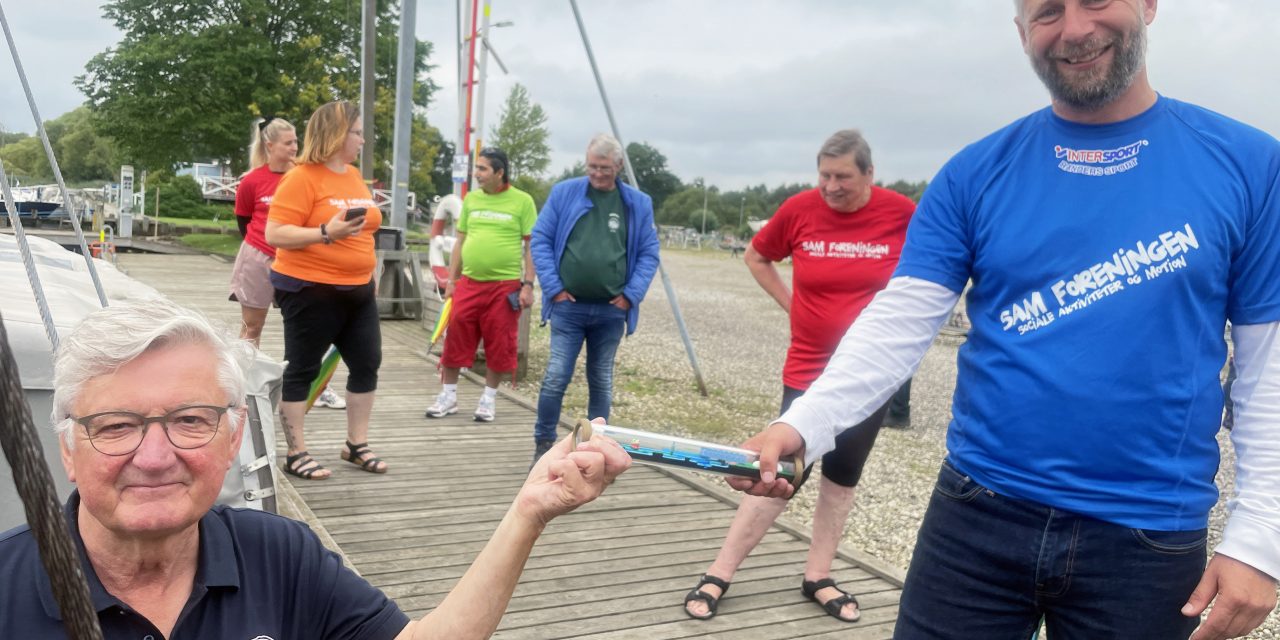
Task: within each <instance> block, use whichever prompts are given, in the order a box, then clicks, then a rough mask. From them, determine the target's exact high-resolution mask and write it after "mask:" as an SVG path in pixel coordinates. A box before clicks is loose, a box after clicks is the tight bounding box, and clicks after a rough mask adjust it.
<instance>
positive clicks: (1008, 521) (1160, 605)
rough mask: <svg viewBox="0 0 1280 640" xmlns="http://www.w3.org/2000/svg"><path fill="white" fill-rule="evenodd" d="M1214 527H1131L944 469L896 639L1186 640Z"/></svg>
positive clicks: (928, 513)
mask: <svg viewBox="0 0 1280 640" xmlns="http://www.w3.org/2000/svg"><path fill="white" fill-rule="evenodd" d="M1207 535H1208V531H1207V530H1206V529H1200V530H1197V531H1152V530H1145V529H1130V528H1128V527H1125V526H1121V525H1117V524H1111V523H1107V522H1102V521H1100V520H1095V519H1093V518H1088V517H1085V516H1081V515H1077V514H1074V513H1067V512H1064V511H1060V510H1057V509H1053V508H1051V507H1047V506H1045V505H1042V504H1038V503H1035V502H1029V501H1026V500H1017V499H1014V498H1009V497H1006V496H1002V495H999V494H996V493H994V492H992V491H990V490H988V489H987V488H985V487H983V486H981V485H979V484H978V483H976V482H974V481H973V480H972V479H970V478H969V477H968V476H965V475H964V474H963V473H961V472H959V471H957V470H956V469H955V468H954V467H952V466H951V465H950V464H949V463H947V462H944V463H943V464H942V471H941V472H940V473H939V474H938V484H937V485H936V486H935V487H934V491H933V497H932V498H931V499H930V500H929V508H928V510H927V511H926V512H925V516H924V523H923V524H921V526H920V535H919V537H918V538H917V540H916V549H915V554H914V556H913V557H912V558H911V568H910V569H909V570H908V572H907V583H906V587H905V588H904V589H903V592H902V601H901V603H900V607H899V610H898V625H897V628H896V629H895V631H894V635H893V637H894V638H897V639H902V640H916V639H919V638H956V639H957V640H959V639H964V640H971V639H973V638H983V639H989V640H1004V639H1008V640H1026V639H1027V638H1030V637H1031V634H1032V633H1034V632H1035V630H1036V629H1037V628H1038V627H1039V624H1040V620H1041V618H1043V619H1044V621H1045V625H1046V630H1047V633H1048V637H1049V638H1050V640H1102V639H1107V638H1115V639H1117V640H1119V639H1124V640H1145V639H1150V640H1176V639H1185V638H1186V637H1187V636H1189V635H1191V632H1192V631H1193V630H1194V629H1195V628H1196V625H1197V624H1198V623H1199V619H1197V618H1187V617H1184V616H1183V615H1182V614H1181V613H1180V611H1179V610H1180V609H1181V608H1182V605H1183V604H1185V603H1186V601H1187V598H1188V597H1190V596H1191V592H1192V590H1194V589H1195V586H1196V583H1197V582H1199V580H1200V576H1201V574H1202V573H1203V572H1204V567H1205V541H1206V537H1207Z"/></svg>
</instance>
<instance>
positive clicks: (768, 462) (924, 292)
mask: <svg viewBox="0 0 1280 640" xmlns="http://www.w3.org/2000/svg"><path fill="white" fill-rule="evenodd" d="M959 299H960V294H958V293H956V292H954V291H952V290H950V289H948V288H946V287H944V286H942V285H939V284H936V283H933V282H929V281H928V280H921V279H919V278H910V277H898V278H894V279H892V280H890V281H889V286H888V287H886V288H885V289H884V290H883V291H881V292H880V293H878V294H876V297H875V299H874V300H872V301H871V304H870V305H867V308H866V310H864V311H863V312H862V315H860V316H859V317H858V319H857V320H856V321H854V323H853V325H852V326H850V327H849V330H848V332H846V333H845V334H844V338H843V339H841V340H840V345H839V346H838V347H836V351H835V353H834V354H833V355H832V356H831V361H830V362H829V363H827V368H826V369H825V370H823V372H822V375H821V376H819V377H818V379H817V381H815V382H814V383H813V385H812V386H810V387H809V390H808V391H806V392H805V394H804V395H803V396H801V397H800V398H799V399H797V400H796V401H795V402H794V403H793V404H792V405H791V409H789V410H788V411H787V412H786V413H784V414H783V415H782V417H781V418H779V419H778V420H776V421H774V422H773V423H772V424H770V425H769V427H768V428H767V429H765V430H764V431H763V432H761V433H760V434H758V435H756V436H754V437H752V438H751V439H749V440H747V441H746V443H744V444H743V446H744V447H745V448H748V449H753V450H758V451H760V476H761V479H760V480H759V481H755V482H753V481H751V480H750V479H747V478H730V479H729V480H728V482H729V484H730V485H732V486H733V488H735V489H738V490H740V491H746V492H747V493H750V494H752V495H759V496H769V497H775V498H781V497H786V496H789V495H791V492H792V491H793V490H794V489H793V488H792V487H791V484H790V483H788V482H787V481H786V480H782V479H779V478H777V476H776V471H777V468H778V459H779V457H782V456H790V455H794V454H796V453H800V452H803V453H804V459H805V463H806V464H812V463H813V461H814V460H817V459H818V458H820V457H822V455H823V454H825V453H827V452H828V451H831V450H832V449H834V448H835V438H836V436H837V435H838V434H840V433H841V432H842V431H844V430H845V429H847V428H848V426H847V425H856V424H858V423H860V422H862V421H863V420H865V419H866V418H867V416H869V415H871V414H872V412H874V411H875V410H876V409H877V408H879V407H880V406H881V405H883V404H884V403H885V402H886V401H887V400H888V399H889V396H891V395H893V392H894V391H896V390H897V389H898V387H900V386H902V383H903V382H905V381H906V379H907V378H910V377H911V375H912V374H913V373H915V370H916V367H918V366H920V360H921V359H923V358H924V353H925V351H927V350H928V349H929V346H930V345H931V344H933V337H934V336H935V335H937V334H938V329H940V328H941V327H942V323H943V322H944V321H945V320H946V319H947V315H948V314H949V313H950V312H951V309H952V308H953V307H955V304H956V302H957V301H958V300H959Z"/></svg>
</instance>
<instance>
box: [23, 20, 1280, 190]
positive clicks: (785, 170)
mask: <svg viewBox="0 0 1280 640" xmlns="http://www.w3.org/2000/svg"><path fill="white" fill-rule="evenodd" d="M334 1H349V2H352V3H353V4H355V5H357V6H358V4H359V0H334ZM481 1H482V4H483V0H481ZM100 4H101V2H100V1H99V0H44V1H41V2H35V1H31V0H0V6H3V8H4V10H5V12H6V16H7V17H8V19H9V23H10V28H11V29H12V30H13V32H14V36H15V39H16V41H17V45H18V48H19V54H20V55H21V56H22V60H23V63H24V65H25V66H26V71H27V76H28V78H29V79H30V81H31V83H32V88H33V91H34V92H35V94H36V99H37V101H38V102H37V104H38V106H39V108H40V111H41V115H42V116H43V117H44V118H45V119H46V120H47V119H52V118H54V117H56V116H58V115H59V114H61V113H64V112H66V111H68V110H70V109H72V108H74V107H75V106H76V105H78V104H79V103H80V102H82V101H83V96H82V95H81V94H80V93H79V92H77V91H76V89H75V88H74V87H73V86H72V84H71V82H72V79H73V78H74V77H75V76H76V75H78V74H80V73H83V68H84V64H85V62H86V61H88V59H89V58H90V57H91V56H93V55H94V54H95V53H98V52H99V51H102V50H104V49H106V48H108V47H110V46H112V45H113V44H115V42H117V41H118V40H119V37H120V34H119V33H118V32H116V31H115V30H114V28H113V27H112V25H110V24H108V23H107V22H106V21H104V20H102V18H101V17H100V15H101V10H100V9H99V8H98V7H99V5H100ZM468 4H469V3H468ZM579 6H580V8H581V10H582V17H583V20H584V22H585V23H586V26H587V29H588V33H589V36H590V38H591V43H592V46H593V47H594V50H595V54H596V58H597V61H598V62H599V64H600V68H601V73H602V74H603V76H604V81H605V85H606V89H607V90H608V92H609V97H610V100H611V101H612V103H613V107H614V112H615V116H616V117H617V119H618V124H619V126H620V127H621V130H622V136H623V139H624V141H625V142H632V141H645V142H648V143H650V144H652V145H654V146H655V147H657V148H658V149H659V150H660V151H662V152H663V153H664V154H665V155H666V156H667V158H668V160H669V165H670V167H671V169H672V170H673V171H675V172H676V174H677V175H679V176H680V177H681V178H682V179H684V180H692V179H693V178H695V177H697V176H706V177H707V179H708V181H709V182H711V183H712V184H716V185H719V186H721V187H722V188H725V189H733V188H738V187H742V186H745V185H749V184H758V183H761V182H764V183H767V184H769V185H770V186H776V185H777V184H778V183H780V182H783V181H812V180H813V173H814V170H813V156H814V153H815V152H816V150H817V147H818V145H819V144H820V143H821V141H822V140H823V138H825V137H826V136H827V135H828V134H830V133H831V132H832V131H834V130H836V129H840V128H844V127H858V128H861V129H862V130H863V132H864V133H865V135H866V136H867V138H868V140H869V141H870V142H871V145H872V148H873V151H874V157H875V164H876V172H877V177H878V178H880V179H882V180H886V181H892V180H895V179H899V178H902V179H907V180H921V179H929V178H931V177H932V175H933V173H934V172H936V171H937V169H938V168H939V167H940V166H941V164H942V163H943V162H944V161H945V160H946V159H947V158H948V157H949V156H950V155H951V154H953V153H954V152H955V151H957V150H958V149H959V148H960V147H962V146H963V145H964V144H965V143H967V142H970V141H973V140H975V139H977V138H978V137H981V136H982V135H984V134H986V133H988V132H990V131H992V130H994V129H996V128H998V127H1000V126H1001V125H1003V124H1006V123H1008V122H1009V121H1011V120H1013V119H1015V118H1017V117H1019V116H1021V115H1024V114H1025V113H1027V112H1029V111H1032V110H1034V109H1037V108H1039V107H1041V106H1044V105H1045V104H1046V103H1047V100H1048V99H1047V94H1046V93H1045V91H1044V89H1043V88H1042V87H1041V86H1040V84H1039V81H1038V80H1037V79H1036V78H1035V76H1034V74H1033V73H1032V72H1031V70H1030V68H1029V66H1028V64H1027V62H1026V58H1025V56H1024V55H1023V53H1022V50H1021V47H1020V45H1019V42H1018V36H1017V32H1016V30H1015V28H1014V26H1013V23H1012V20H1011V18H1012V13H1013V7H1012V3H1010V2H1008V1H1007V0H909V1H907V0H788V1H782V0H579ZM417 11H418V19H417V35H418V37H419V38H421V39H425V40H430V41H432V42H434V43H435V44H436V54H435V56H434V58H433V60H432V62H433V63H434V64H437V65H438V68H437V69H436V71H435V72H434V74H433V76H434V78H435V80H436V82H437V83H439V84H440V85H441V87H442V90H441V91H440V93H439V94H438V98H437V100H436V103H435V104H434V105H433V106H432V107H431V110H430V111H429V113H428V117H429V119H430V121H431V122H432V123H433V124H434V125H436V126H437V127H439V128H440V129H441V130H442V131H443V132H444V133H445V135H446V137H449V138H453V137H454V136H455V135H456V131H457V125H456V124H455V122H456V116H457V99H456V95H457V93H456V87H455V86H454V85H455V73H456V71H455V69H456V68H455V65H456V57H455V54H454V31H455V10H454V2H453V1H452V0H418V9H417ZM493 20H494V21H500V20H511V21H513V22H514V23H515V24H514V26H511V27H506V28H501V29H494V30H493V32H492V36H491V40H492V42H493V44H494V46H495V48H496V49H497V50H498V52H499V55H500V56H501V57H502V60H503V61H504V62H505V63H506V65H507V67H508V68H509V69H510V72H511V73H510V75H502V73H501V72H500V71H498V69H497V68H496V65H492V64H491V66H490V82H489V86H488V98H487V100H486V102H487V105H486V113H487V115H486V125H485V129H486V133H487V130H488V129H489V127H490V126H491V125H492V124H494V123H495V121H496V119H497V112H498V108H499V106H500V104H501V101H502V99H503V98H504V97H505V96H506V94H507V92H508V90H509V89H510V87H511V85H512V84H513V83H515V82H520V83H521V84H524V85H525V86H526V87H528V89H529V91H530V94H531V95H532V97H533V99H534V100H535V101H537V102H538V103H540V104H541V105H542V106H543V107H544V108H545V109H546V111H547V114H548V116H549V123H548V124H549V127H550V130H551V145H552V148H553V161H552V171H553V172H559V170H560V169H562V168H563V167H565V166H567V165H568V164H570V163H572V162H573V161H575V160H577V159H578V158H579V156H580V155H581V153H582V148H583V147H584V145H585V142H586V140H587V139H588V138H589V137H590V136H591V134H593V133H595V132H597V131H604V130H607V129H608V126H609V125H608V121H607V119H606V117H605V113H604V109H603V107H602V106H601V103H600V99H599V96H598V94H597V92H596V88H595V84H594V80H593V79H592V76H591V71H590V67H589V66H588V63H587V57H586V54H585V53H584V50H583V46H582V41H581V39H580V38H579V36H578V32H577V27H576V24H575V22H574V18H573V12H572V10H571V8H570V5H569V2H568V0H493ZM1278 26H1280V2H1275V0H1196V1H1194V2H1165V3H1161V5H1160V12H1159V14H1158V16H1157V18H1156V21H1155V23H1154V24H1153V25H1152V27H1151V31H1150V55H1149V57H1148V60H1149V69H1150V76H1151V80H1152V83H1153V85H1154V86H1155V87H1156V89H1157V90H1158V91H1160V92H1161V93H1164V94H1165V95H1169V96H1172V97H1176V98H1179V99H1183V100H1188V101H1191V102H1195V103H1198V104H1201V105H1203V106H1206V107H1209V108H1212V109H1215V110H1217V111H1221V112H1223V113H1225V114H1227V115H1230V116H1232V117H1235V118H1237V119H1240V120H1243V121H1245V122H1247V123H1249V124H1252V125H1254V126H1257V127H1259V128H1261V129H1263V130H1266V131H1268V132H1270V133H1271V134H1272V135H1280V108H1277V107H1278V105H1280V101H1277V97H1278V96H1280V82H1277V80H1276V78H1277V75H1278V74H1277V69H1278V68H1280V38H1278V37H1277V35H1276V34H1277V32H1276V30H1277V27H1278ZM381 55H385V54H381ZM16 78H17V76H16V74H15V72H14V69H13V64H12V60H11V59H10V57H9V56H8V54H7V52H6V53H5V54H3V55H0V87H3V88H4V94H3V95H4V97H3V99H2V100H0V126H3V127H4V128H5V129H8V130H16V131H27V132H30V131H33V130H34V127H33V125H32V120H31V116H30V112H29V111H28V110H27V108H26V105H25V101H24V100H23V98H22V95H21V93H20V91H19V90H18V88H17V86H16Z"/></svg>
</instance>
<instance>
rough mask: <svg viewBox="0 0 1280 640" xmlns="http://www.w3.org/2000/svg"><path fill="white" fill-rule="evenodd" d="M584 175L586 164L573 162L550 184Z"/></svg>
mask: <svg viewBox="0 0 1280 640" xmlns="http://www.w3.org/2000/svg"><path fill="white" fill-rule="evenodd" d="M585 175H587V163H585V162H583V161H582V160H578V161H577V162H574V163H573V164H572V165H569V166H567V167H565V168H564V171H561V172H560V175H558V176H556V177H555V178H553V179H552V180H551V183H552V184H555V183H557V182H564V181H565V180H569V179H572V178H581V177H583V176H585ZM653 210H654V211H657V210H658V207H656V206H655V207H654V208H653Z"/></svg>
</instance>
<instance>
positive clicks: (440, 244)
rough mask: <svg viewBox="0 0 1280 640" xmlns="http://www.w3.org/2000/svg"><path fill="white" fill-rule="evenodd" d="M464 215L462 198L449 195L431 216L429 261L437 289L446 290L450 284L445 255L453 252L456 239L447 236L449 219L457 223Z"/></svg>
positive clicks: (442, 199)
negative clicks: (459, 217) (446, 229)
mask: <svg viewBox="0 0 1280 640" xmlns="http://www.w3.org/2000/svg"><path fill="white" fill-rule="evenodd" d="M461 214H462V198H459V197H458V196H455V195H453V194H449V195H446V196H444V197H443V198H440V202H439V203H437V204H436V210H435V213H434V214H432V216H431V244H430V246H429V248H428V250H427V259H428V261H429V262H430V264H431V274H432V275H433V276H435V279H436V288H437V289H440V290H444V288H445V286H446V285H448V283H449V261H448V260H447V259H446V258H445V254H451V253H452V252H453V244H454V241H455V238H454V237H453V236H450V235H446V234H445V226H446V222H447V218H453V221H454V222H455V223H456V222H457V221H458V216H459V215H461Z"/></svg>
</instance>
